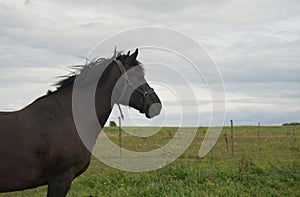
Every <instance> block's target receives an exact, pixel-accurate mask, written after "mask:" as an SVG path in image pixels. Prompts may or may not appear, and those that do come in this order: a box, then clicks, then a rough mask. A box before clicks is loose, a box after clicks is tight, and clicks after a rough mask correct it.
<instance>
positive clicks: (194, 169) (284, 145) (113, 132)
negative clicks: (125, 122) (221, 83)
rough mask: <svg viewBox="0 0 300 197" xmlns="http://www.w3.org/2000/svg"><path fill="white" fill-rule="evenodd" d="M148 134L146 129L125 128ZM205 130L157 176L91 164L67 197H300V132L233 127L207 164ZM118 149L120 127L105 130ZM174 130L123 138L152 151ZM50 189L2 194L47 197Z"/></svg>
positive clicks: (128, 145) (5, 196)
mask: <svg viewBox="0 0 300 197" xmlns="http://www.w3.org/2000/svg"><path fill="white" fill-rule="evenodd" d="M126 129H136V130H138V129H146V128H125V130H126ZM206 130H207V128H203V127H202V128H198V131H197V135H196V137H195V139H194V140H193V143H192V144H191V146H190V147H189V149H188V150H187V151H186V152H185V153H184V154H183V155H181V156H180V158H179V159H177V160H176V161H175V162H173V163H172V164H170V165H168V166H166V167H164V168H162V169H158V170H155V171H151V172H144V173H130V172H123V171H119V170H115V169H112V168H110V167H108V166H106V165H104V164H103V163H101V162H99V161H98V160H97V159H95V158H93V159H92V163H91V165H90V167H89V169H88V170H87V171H86V172H85V173H84V174H82V175H81V176H80V177H78V178H77V179H75V180H74V181H73V183H72V188H71V190H70V192H69V193H68V196H70V197H71V196H75V197H76V196H90V195H92V196H300V128H299V127H292V126H285V127H282V126H273V127H261V128H260V135H258V130H257V127H251V126H240V127H235V128H234V156H232V152H231V136H230V127H224V128H223V131H222V134H221V136H220V138H219V139H218V142H217V144H216V145H215V147H214V148H213V149H212V151H211V152H210V153H209V154H208V155H207V156H205V157H204V158H199V157H198V151H199V148H200V146H201V142H202V140H203V137H204V133H205V132H206ZM105 132H106V134H107V135H108V136H109V138H110V139H111V140H112V141H114V142H115V143H116V144H118V142H119V133H118V128H117V127H107V128H105ZM175 133H176V128H162V129H161V130H160V131H159V132H158V133H157V134H155V135H153V136H151V137H148V138H139V137H132V136H129V135H126V134H125V133H123V134H124V135H123V138H122V144H123V147H124V148H126V149H128V150H135V151H149V150H153V149H157V148H158V147H161V146H163V145H164V144H166V143H167V142H168V141H170V140H171V139H172V138H173V136H174V134H175ZM45 195H46V187H40V188H36V189H32V190H26V191H21V192H12V193H5V194H0V196H1V197H8V196H45Z"/></svg>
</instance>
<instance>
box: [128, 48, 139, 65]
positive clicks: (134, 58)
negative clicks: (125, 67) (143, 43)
mask: <svg viewBox="0 0 300 197" xmlns="http://www.w3.org/2000/svg"><path fill="white" fill-rule="evenodd" d="M138 53H139V50H138V49H136V50H135V51H134V53H133V54H131V55H130V56H129V57H128V58H129V59H128V60H129V62H130V63H133V62H134V61H136V57H137V56H138Z"/></svg>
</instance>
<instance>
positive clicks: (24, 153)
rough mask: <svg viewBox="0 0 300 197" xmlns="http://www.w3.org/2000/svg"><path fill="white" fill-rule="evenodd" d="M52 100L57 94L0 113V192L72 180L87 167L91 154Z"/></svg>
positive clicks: (72, 124)
mask: <svg viewBox="0 0 300 197" xmlns="http://www.w3.org/2000/svg"><path fill="white" fill-rule="evenodd" d="M56 94H58V95H56ZM53 97H59V93H54V94H53V95H49V96H47V97H43V98H40V99H38V100H37V101H35V102H34V103H32V104H31V105H29V106H28V107H26V108H24V109H22V110H20V111H17V112H11V113H0V125H1V127H0V133H1V138H0V157H1V158H0V160H1V161H2V162H1V165H0V174H1V179H0V192H8V191H15V190H23V189H28V188H34V187H37V186H41V185H45V184H49V183H51V180H55V179H64V176H65V177H66V179H67V178H69V179H71V180H72V179H73V178H75V177H76V176H78V175H79V174H80V172H81V171H84V169H86V168H87V166H88V165H89V162H90V155H91V154H90V153H89V152H88V151H87V150H86V148H85V147H84V145H83V144H82V142H81V140H80V138H79V137H78V134H77V132H76V129H75V125H74V123H72V117H69V116H70V115H71V114H70V113H69V112H68V110H65V108H66V106H64V107H63V108H62V107H59V106H60V104H59V100H58V99H54V98H53ZM41 109H42V110H41ZM12 166H13V170H12ZM68 173H69V175H68ZM60 177H62V178H60Z"/></svg>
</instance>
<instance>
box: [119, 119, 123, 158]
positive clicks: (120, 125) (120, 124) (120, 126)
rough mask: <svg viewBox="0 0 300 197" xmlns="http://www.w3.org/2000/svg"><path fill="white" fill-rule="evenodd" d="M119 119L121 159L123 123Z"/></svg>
mask: <svg viewBox="0 0 300 197" xmlns="http://www.w3.org/2000/svg"><path fill="white" fill-rule="evenodd" d="M118 118H119V145H120V157H121V158H122V122H121V117H118Z"/></svg>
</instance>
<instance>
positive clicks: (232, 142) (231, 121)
mask: <svg viewBox="0 0 300 197" xmlns="http://www.w3.org/2000/svg"><path fill="white" fill-rule="evenodd" d="M230 124H231V153H232V157H234V135H233V120H230Z"/></svg>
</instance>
